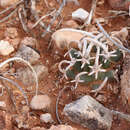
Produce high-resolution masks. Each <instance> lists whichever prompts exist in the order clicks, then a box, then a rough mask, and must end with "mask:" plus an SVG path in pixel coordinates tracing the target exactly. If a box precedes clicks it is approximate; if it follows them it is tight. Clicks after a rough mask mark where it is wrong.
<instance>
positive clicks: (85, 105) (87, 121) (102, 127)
mask: <svg viewBox="0 0 130 130" xmlns="http://www.w3.org/2000/svg"><path fill="white" fill-rule="evenodd" d="M64 114H65V115H66V116H67V117H68V118H69V119H70V120H71V121H72V122H75V123H77V124H80V125H82V126H83V127H87V128H89V130H96V129H97V130H110V129H111V125H112V114H111V112H110V110H108V109H107V108H105V107H104V106H103V105H102V104H100V103H99V102H97V101H96V100H95V99H94V98H92V97H91V96H89V95H86V96H83V97H81V98H80V99H78V100H77V101H74V102H72V103H70V104H67V105H66V106H65V107H64Z"/></svg>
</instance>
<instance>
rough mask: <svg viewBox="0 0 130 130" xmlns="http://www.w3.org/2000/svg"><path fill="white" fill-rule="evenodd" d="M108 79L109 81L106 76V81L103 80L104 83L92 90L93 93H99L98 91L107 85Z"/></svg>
mask: <svg viewBox="0 0 130 130" xmlns="http://www.w3.org/2000/svg"><path fill="white" fill-rule="evenodd" d="M107 81H108V77H106V78H105V79H104V81H103V82H102V84H101V85H100V86H99V87H98V88H97V89H95V90H92V91H91V92H92V93H98V92H99V91H100V90H102V89H103V87H104V86H105V85H106V83H107Z"/></svg>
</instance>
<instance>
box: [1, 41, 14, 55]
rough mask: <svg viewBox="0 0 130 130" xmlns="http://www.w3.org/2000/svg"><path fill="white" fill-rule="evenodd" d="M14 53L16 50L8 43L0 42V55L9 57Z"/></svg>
mask: <svg viewBox="0 0 130 130" xmlns="http://www.w3.org/2000/svg"><path fill="white" fill-rule="evenodd" d="M13 51H14V48H13V46H12V45H10V43H9V42H8V41H4V40H1V41H0V54H1V55H3V56H7V55H9V54H10V53H12V52H13Z"/></svg>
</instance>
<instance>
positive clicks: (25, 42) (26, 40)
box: [21, 37, 37, 48]
mask: <svg viewBox="0 0 130 130" xmlns="http://www.w3.org/2000/svg"><path fill="white" fill-rule="evenodd" d="M21 44H22V45H26V46H30V47H32V48H35V47H36V45H37V40H36V39H35V38H33V37H24V39H23V40H22V41H21Z"/></svg>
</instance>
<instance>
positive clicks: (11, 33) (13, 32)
mask: <svg viewBox="0 0 130 130" xmlns="http://www.w3.org/2000/svg"><path fill="white" fill-rule="evenodd" d="M4 35H5V37H8V38H11V39H14V38H16V37H17V36H18V32H17V29H16V28H13V27H9V28H7V29H6V31H5V34H4Z"/></svg>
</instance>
